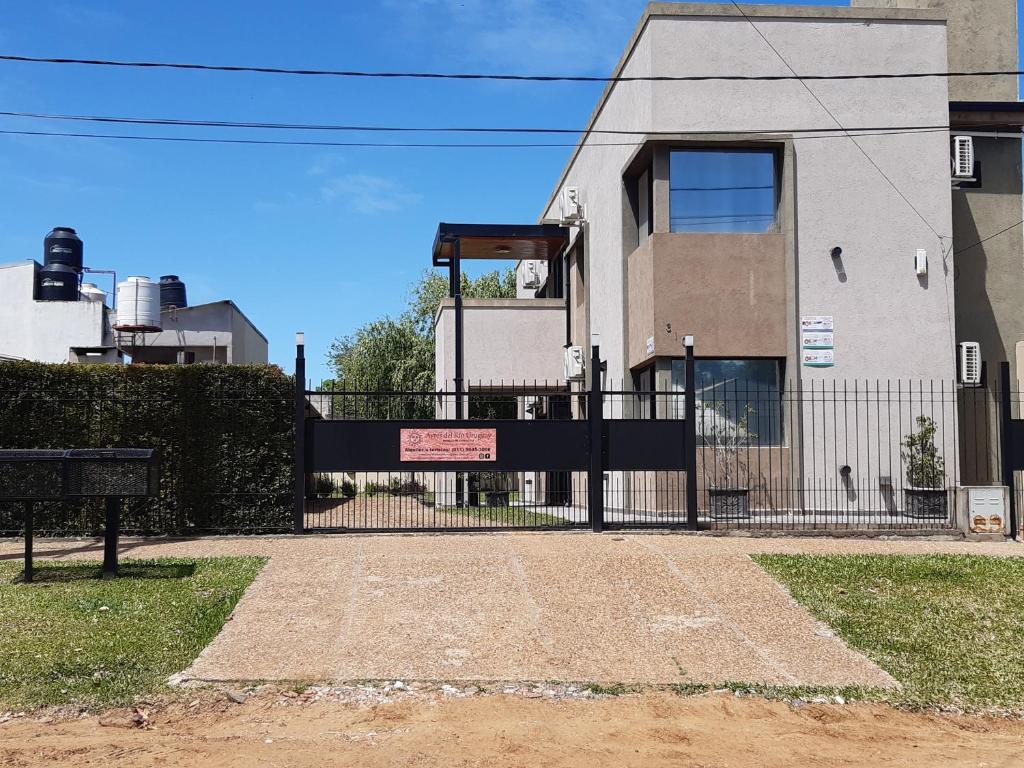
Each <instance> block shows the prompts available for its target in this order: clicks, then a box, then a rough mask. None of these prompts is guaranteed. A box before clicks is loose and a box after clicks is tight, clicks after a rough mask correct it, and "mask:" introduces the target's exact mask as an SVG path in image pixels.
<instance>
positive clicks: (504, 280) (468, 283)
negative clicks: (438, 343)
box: [406, 268, 516, 338]
mask: <svg viewBox="0 0 1024 768" xmlns="http://www.w3.org/2000/svg"><path fill="white" fill-rule="evenodd" d="M447 296H448V277H447V276H446V275H442V274H441V273H440V272H433V271H426V272H424V273H423V276H422V277H421V278H420V281H419V282H418V283H416V284H415V285H414V286H413V287H412V290H411V291H410V292H409V309H408V310H407V312H406V313H407V314H408V316H409V317H410V318H411V319H412V321H413V323H415V325H416V329H417V330H418V331H419V332H420V333H422V334H423V335H424V336H429V337H430V338H433V337H434V318H435V317H436V316H437V307H438V305H440V303H441V300H442V299H444V298H446V297H447ZM462 297H463V298H465V299H514V298H515V297H516V271H515V270H514V269H511V268H510V269H506V270H504V271H498V270H495V271H494V272H485V273H484V274H482V275H480V277H478V278H476V279H475V280H473V279H472V278H470V277H469V276H468V275H466V274H465V273H463V274H462Z"/></svg>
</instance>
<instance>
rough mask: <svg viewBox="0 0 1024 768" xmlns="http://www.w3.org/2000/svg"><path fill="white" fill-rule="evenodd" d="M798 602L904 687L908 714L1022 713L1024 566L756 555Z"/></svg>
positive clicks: (1008, 561) (977, 559)
mask: <svg viewBox="0 0 1024 768" xmlns="http://www.w3.org/2000/svg"><path fill="white" fill-rule="evenodd" d="M754 559H755V560H756V561H757V562H758V563H759V564H760V565H761V567H762V568H764V569H765V570H766V571H767V572H768V573H769V574H771V575H772V576H774V577H775V578H776V579H778V580H779V581H781V582H782V583H783V584H785V585H786V586H787V587H788V588H789V590H790V592H791V593H792V594H793V597H795V598H796V599H797V600H798V601H799V602H800V603H802V604H803V605H804V606H806V607H807V608H808V609H809V610H810V611H811V612H812V613H813V614H814V615H815V616H816V617H818V618H819V619H821V620H822V621H824V622H826V623H827V624H828V625H829V626H831V627H832V628H833V629H834V630H835V631H836V633H837V634H838V635H839V636H841V637H842V638H843V639H844V640H845V641H846V642H847V643H848V644H849V645H850V646H851V647H853V648H856V649H858V650H860V651H861V652H863V653H864V654H865V655H866V656H868V657H869V658H871V659H872V660H874V661H875V662H876V663H877V664H878V665H879V666H880V667H882V668H883V669H884V670H886V671H887V672H888V673H889V674H891V675H892V676H893V677H894V678H895V679H896V680H898V681H899V682H900V683H901V684H902V685H903V690H902V691H898V692H885V693H881V692H872V691H870V690H865V689H851V690H848V691H846V693H847V694H848V697H849V698H880V699H885V700H889V701H891V702H892V703H895V704H901V705H908V706H950V707H958V708H962V709H965V710H970V711H976V710H991V709H1009V710H1014V711H1022V710H1024V559H1022V558H1001V557H981V556H972V555H912V556H897V555H813V556H812V555H759V556H756V557H755V558H754Z"/></svg>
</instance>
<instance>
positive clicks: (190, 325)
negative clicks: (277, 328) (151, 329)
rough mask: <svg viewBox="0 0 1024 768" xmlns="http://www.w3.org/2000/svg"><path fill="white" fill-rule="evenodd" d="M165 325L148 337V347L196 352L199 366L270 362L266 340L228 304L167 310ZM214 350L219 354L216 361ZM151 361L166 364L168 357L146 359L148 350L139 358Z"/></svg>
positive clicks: (139, 359) (163, 315) (162, 319)
mask: <svg viewBox="0 0 1024 768" xmlns="http://www.w3.org/2000/svg"><path fill="white" fill-rule="evenodd" d="M161 324H162V325H163V330H162V331H161V332H160V333H154V334H148V335H147V337H146V346H147V347H149V348H151V349H152V348H161V347H162V348H172V349H187V350H190V351H194V352H195V353H196V361H197V362H200V361H207V360H214V359H215V360H216V361H218V362H226V363H266V362H267V341H266V339H264V338H263V337H262V336H261V335H260V334H259V333H257V332H256V331H255V329H253V328H252V326H250V325H249V324H248V323H247V322H246V321H245V319H244V318H243V317H242V316H241V315H240V314H239V312H238V310H237V309H235V307H234V306H233V305H232V304H231V303H229V302H227V301H219V302H215V303H212V304H202V305H197V306H192V307H188V308H186V309H182V310H164V311H163V312H162V313H161ZM214 349H216V350H217V353H216V357H215V358H214V354H213V351H214ZM150 359H153V360H159V361H164V360H165V359H166V357H165V356H157V357H155V358H152V357H151V356H147V355H146V352H145V350H140V351H139V353H138V354H137V355H136V360H137V361H138V362H146V361H148V360H150Z"/></svg>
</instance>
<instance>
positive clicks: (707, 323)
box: [629, 233, 788, 367]
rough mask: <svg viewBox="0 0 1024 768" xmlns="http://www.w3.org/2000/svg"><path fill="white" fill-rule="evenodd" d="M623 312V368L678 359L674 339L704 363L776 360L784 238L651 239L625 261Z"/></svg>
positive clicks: (784, 343) (782, 339)
mask: <svg viewBox="0 0 1024 768" xmlns="http://www.w3.org/2000/svg"><path fill="white" fill-rule="evenodd" d="M629 307H630V312H629V341H630V344H629V364H630V367H635V366H637V365H640V364H641V363H643V362H645V361H646V360H648V359H649V358H651V357H654V356H664V357H679V356H681V355H682V352H683V350H682V347H681V346H680V344H679V337H680V335H681V334H693V335H694V336H696V337H697V338H699V339H700V340H701V343H700V354H701V355H702V356H706V357H726V356H734V357H775V358H780V359H784V358H785V357H786V355H787V353H788V349H787V347H788V339H787V337H788V333H787V331H788V326H787V317H788V313H787V307H786V252H785V238H784V236H783V235H781V234H775V233H771V234H745V235H736V234H698V233H655V234H654V235H652V236H651V237H650V238H648V239H647V242H646V243H645V244H644V245H643V246H640V247H639V248H637V249H636V250H635V251H634V252H633V253H631V254H630V256H629ZM648 339H653V349H652V350H649V348H648V346H647V340H648Z"/></svg>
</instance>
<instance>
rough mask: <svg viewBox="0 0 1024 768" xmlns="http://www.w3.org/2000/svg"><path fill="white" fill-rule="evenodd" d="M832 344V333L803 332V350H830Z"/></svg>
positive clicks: (833, 340)
mask: <svg viewBox="0 0 1024 768" xmlns="http://www.w3.org/2000/svg"><path fill="white" fill-rule="evenodd" d="M834 342H835V336H834V334H833V333H832V331H804V332H803V334H802V338H801V346H802V347H803V348H804V349H832V347H833V346H834Z"/></svg>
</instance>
